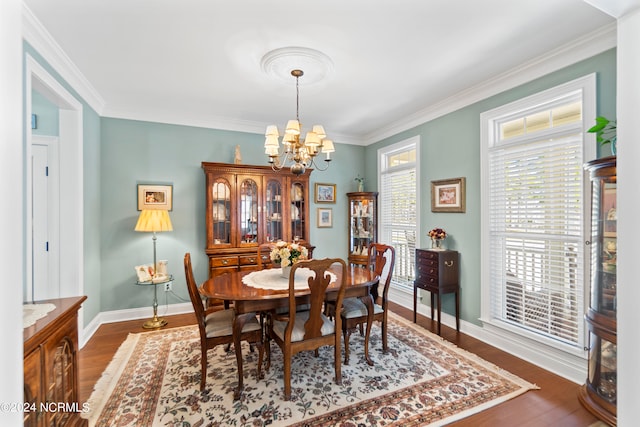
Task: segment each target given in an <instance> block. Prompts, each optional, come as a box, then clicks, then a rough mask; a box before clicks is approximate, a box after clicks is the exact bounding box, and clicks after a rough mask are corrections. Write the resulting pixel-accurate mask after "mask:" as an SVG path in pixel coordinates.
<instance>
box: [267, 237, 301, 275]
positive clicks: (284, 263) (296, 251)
mask: <svg viewBox="0 0 640 427" xmlns="http://www.w3.org/2000/svg"><path fill="white" fill-rule="evenodd" d="M269 257H270V258H271V261H273V263H274V264H280V267H281V268H282V275H283V276H285V277H289V274H288V271H289V270H290V269H291V266H292V265H293V264H295V263H296V262H298V261H302V260H305V259H307V258H308V257H309V251H308V250H307V248H306V247H304V246H302V245H300V244H298V243H289V242H283V241H280V242H278V243H276V246H275V247H274V248H273V249H272V250H271V252H270V253H269Z"/></svg>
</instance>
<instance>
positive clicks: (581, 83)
mask: <svg viewBox="0 0 640 427" xmlns="http://www.w3.org/2000/svg"><path fill="white" fill-rule="evenodd" d="M578 90H579V91H581V93H582V96H583V114H582V125H581V127H582V130H583V131H586V129H588V128H589V127H590V125H588V124H589V123H594V121H595V115H596V102H595V96H596V76H595V74H589V75H587V76H584V77H581V78H578V79H575V80H572V81H570V82H567V83H565V84H561V85H558V86H555V87H553V88H550V89H547V90H545V91H542V92H539V93H536V94H534V95H531V96H528V97H526V98H522V99H519V100H517V101H514V102H511V103H509V104H505V105H502V106H500V107H497V108H494V109H492V110H489V111H485V112H483V113H481V114H480V129H481V135H480V143H481V150H480V151H481V155H480V158H481V161H480V179H481V181H480V182H481V193H482V194H484V195H487V194H489V190H490V188H489V177H488V174H489V170H488V169H489V168H488V165H487V162H488V152H489V143H490V142H491V141H494V140H495V138H494V133H495V131H496V128H495V126H494V125H493V123H494V122H495V121H496V120H497V119H499V118H501V117H502V116H505V115H507V114H509V113H511V112H513V111H520V110H523V109H526V108H527V107H531V106H533V105H536V104H541V103H545V102H549V101H550V100H552V99H554V98H555V97H557V96H561V95H562V94H567V93H571V92H574V91H578ZM584 139H585V142H584V143H583V157H584V160H585V161H587V160H590V159H593V158H595V156H596V142H595V137H594V136H593V135H591V134H585V137H584ZM583 194H584V195H585V198H587V199H588V195H589V194H590V181H589V178H588V175H587V174H586V172H584V173H583ZM585 203H587V200H585ZM584 212H585V220H584V222H583V226H584V228H583V230H582V234H583V236H588V235H589V233H588V231H589V226H590V224H591V220H590V209H588V208H585V209H584ZM487 218H489V203H488V202H487V200H486V197H485V196H483V197H482V202H481V220H480V223H481V251H480V254H481V255H480V265H481V272H480V278H481V280H480V283H481V304H480V313H481V318H480V321H481V322H482V323H483V326H482V327H480V328H479V331H481V332H480V333H478V335H479V336H485V337H486V339H487V340H489V341H490V342H491V344H492V345H494V346H496V347H498V348H501V349H505V350H506V351H509V352H510V353H512V354H515V355H517V356H519V357H523V358H525V359H526V360H529V361H532V362H533V363H536V364H538V365H540V366H543V367H544V368H545V369H547V370H549V371H551V372H555V373H558V374H559V375H562V376H564V377H566V378H568V379H571V380H572V381H576V382H580V381H584V378H585V376H584V375H585V372H584V370H578V369H577V367H578V366H581V365H580V364H582V366H586V363H585V360H586V356H587V355H586V352H585V351H584V350H583V349H573V350H572V351H562V350H561V349H560V348H559V347H557V348H554V347H553V346H551V345H546V344H545V343H544V342H541V341H538V340H534V339H531V338H527V337H526V336H524V335H522V334H519V333H514V332H512V331H511V330H509V329H508V328H502V327H500V326H498V325H499V324H498V323H497V322H494V321H492V320H491V319H492V317H491V293H490V285H489V283H490V277H489V276H490V269H489V258H488V254H489V249H490V248H489V246H488V245H489V242H490V236H489V233H490V230H489V226H488V220H487ZM589 268H590V266H589V262H588V256H585V263H584V271H583V277H584V278H585V282H586V283H585V284H584V294H583V301H582V303H583V312H586V309H587V306H588V299H589V292H588V281H589V278H590V273H589ZM583 332H584V334H583V336H582V337H581V338H582V339H583V340H584V342H587V338H588V337H587V336H586V335H587V332H586V328H584V329H583ZM501 335H502V336H501ZM489 341H488V342H489ZM512 346H513V349H512ZM507 349H508V350H507ZM580 375H581V376H580Z"/></svg>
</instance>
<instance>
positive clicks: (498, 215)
mask: <svg viewBox="0 0 640 427" xmlns="http://www.w3.org/2000/svg"><path fill="white" fill-rule="evenodd" d="M582 163H583V157H582V135H581V134H578V135H570V136H565V137H560V138H555V139H551V140H548V139H544V140H533V141H528V142H525V143H522V144H515V145H512V146H503V147H500V146H498V147H497V148H493V149H490V151H489V171H490V177H489V180H490V202H489V203H490V207H489V217H490V225H489V230H490V231H489V232H490V260H491V261H490V278H491V279H490V280H491V285H490V286H491V295H492V301H491V310H492V313H491V314H492V317H493V318H497V319H501V320H503V321H505V322H508V323H511V324H513V325H517V326H518V327H522V328H525V329H528V330H531V331H534V332H536V333H540V334H543V335H546V336H548V337H550V338H554V339H559V340H562V341H565V342H566V343H568V344H572V345H578V344H580V343H581V342H582V341H581V340H582V336H583V328H582V324H583V322H582V315H583V304H584V303H583V288H584V286H583V284H584V277H583V269H584V259H583V258H584V253H583V250H582V248H583V239H582V233H583V223H584V217H583V212H584V208H583V195H582V191H583V183H582V175H583V172H582Z"/></svg>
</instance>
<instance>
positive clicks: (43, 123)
mask: <svg viewBox="0 0 640 427" xmlns="http://www.w3.org/2000/svg"><path fill="white" fill-rule="evenodd" d="M31 112H32V114H35V115H36V128H35V129H33V130H32V131H31V132H32V133H33V134H34V135H48V136H58V135H59V134H60V131H59V129H58V127H59V116H60V114H59V111H58V107H57V106H56V105H53V104H52V103H51V102H50V101H49V100H48V99H47V98H45V97H44V96H42V95H41V94H40V93H39V92H37V91H35V90H32V91H31Z"/></svg>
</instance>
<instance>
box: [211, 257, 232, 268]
mask: <svg viewBox="0 0 640 427" xmlns="http://www.w3.org/2000/svg"><path fill="white" fill-rule="evenodd" d="M237 265H238V257H237V256H229V257H212V258H209V267H210V268H218V267H232V266H237Z"/></svg>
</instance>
